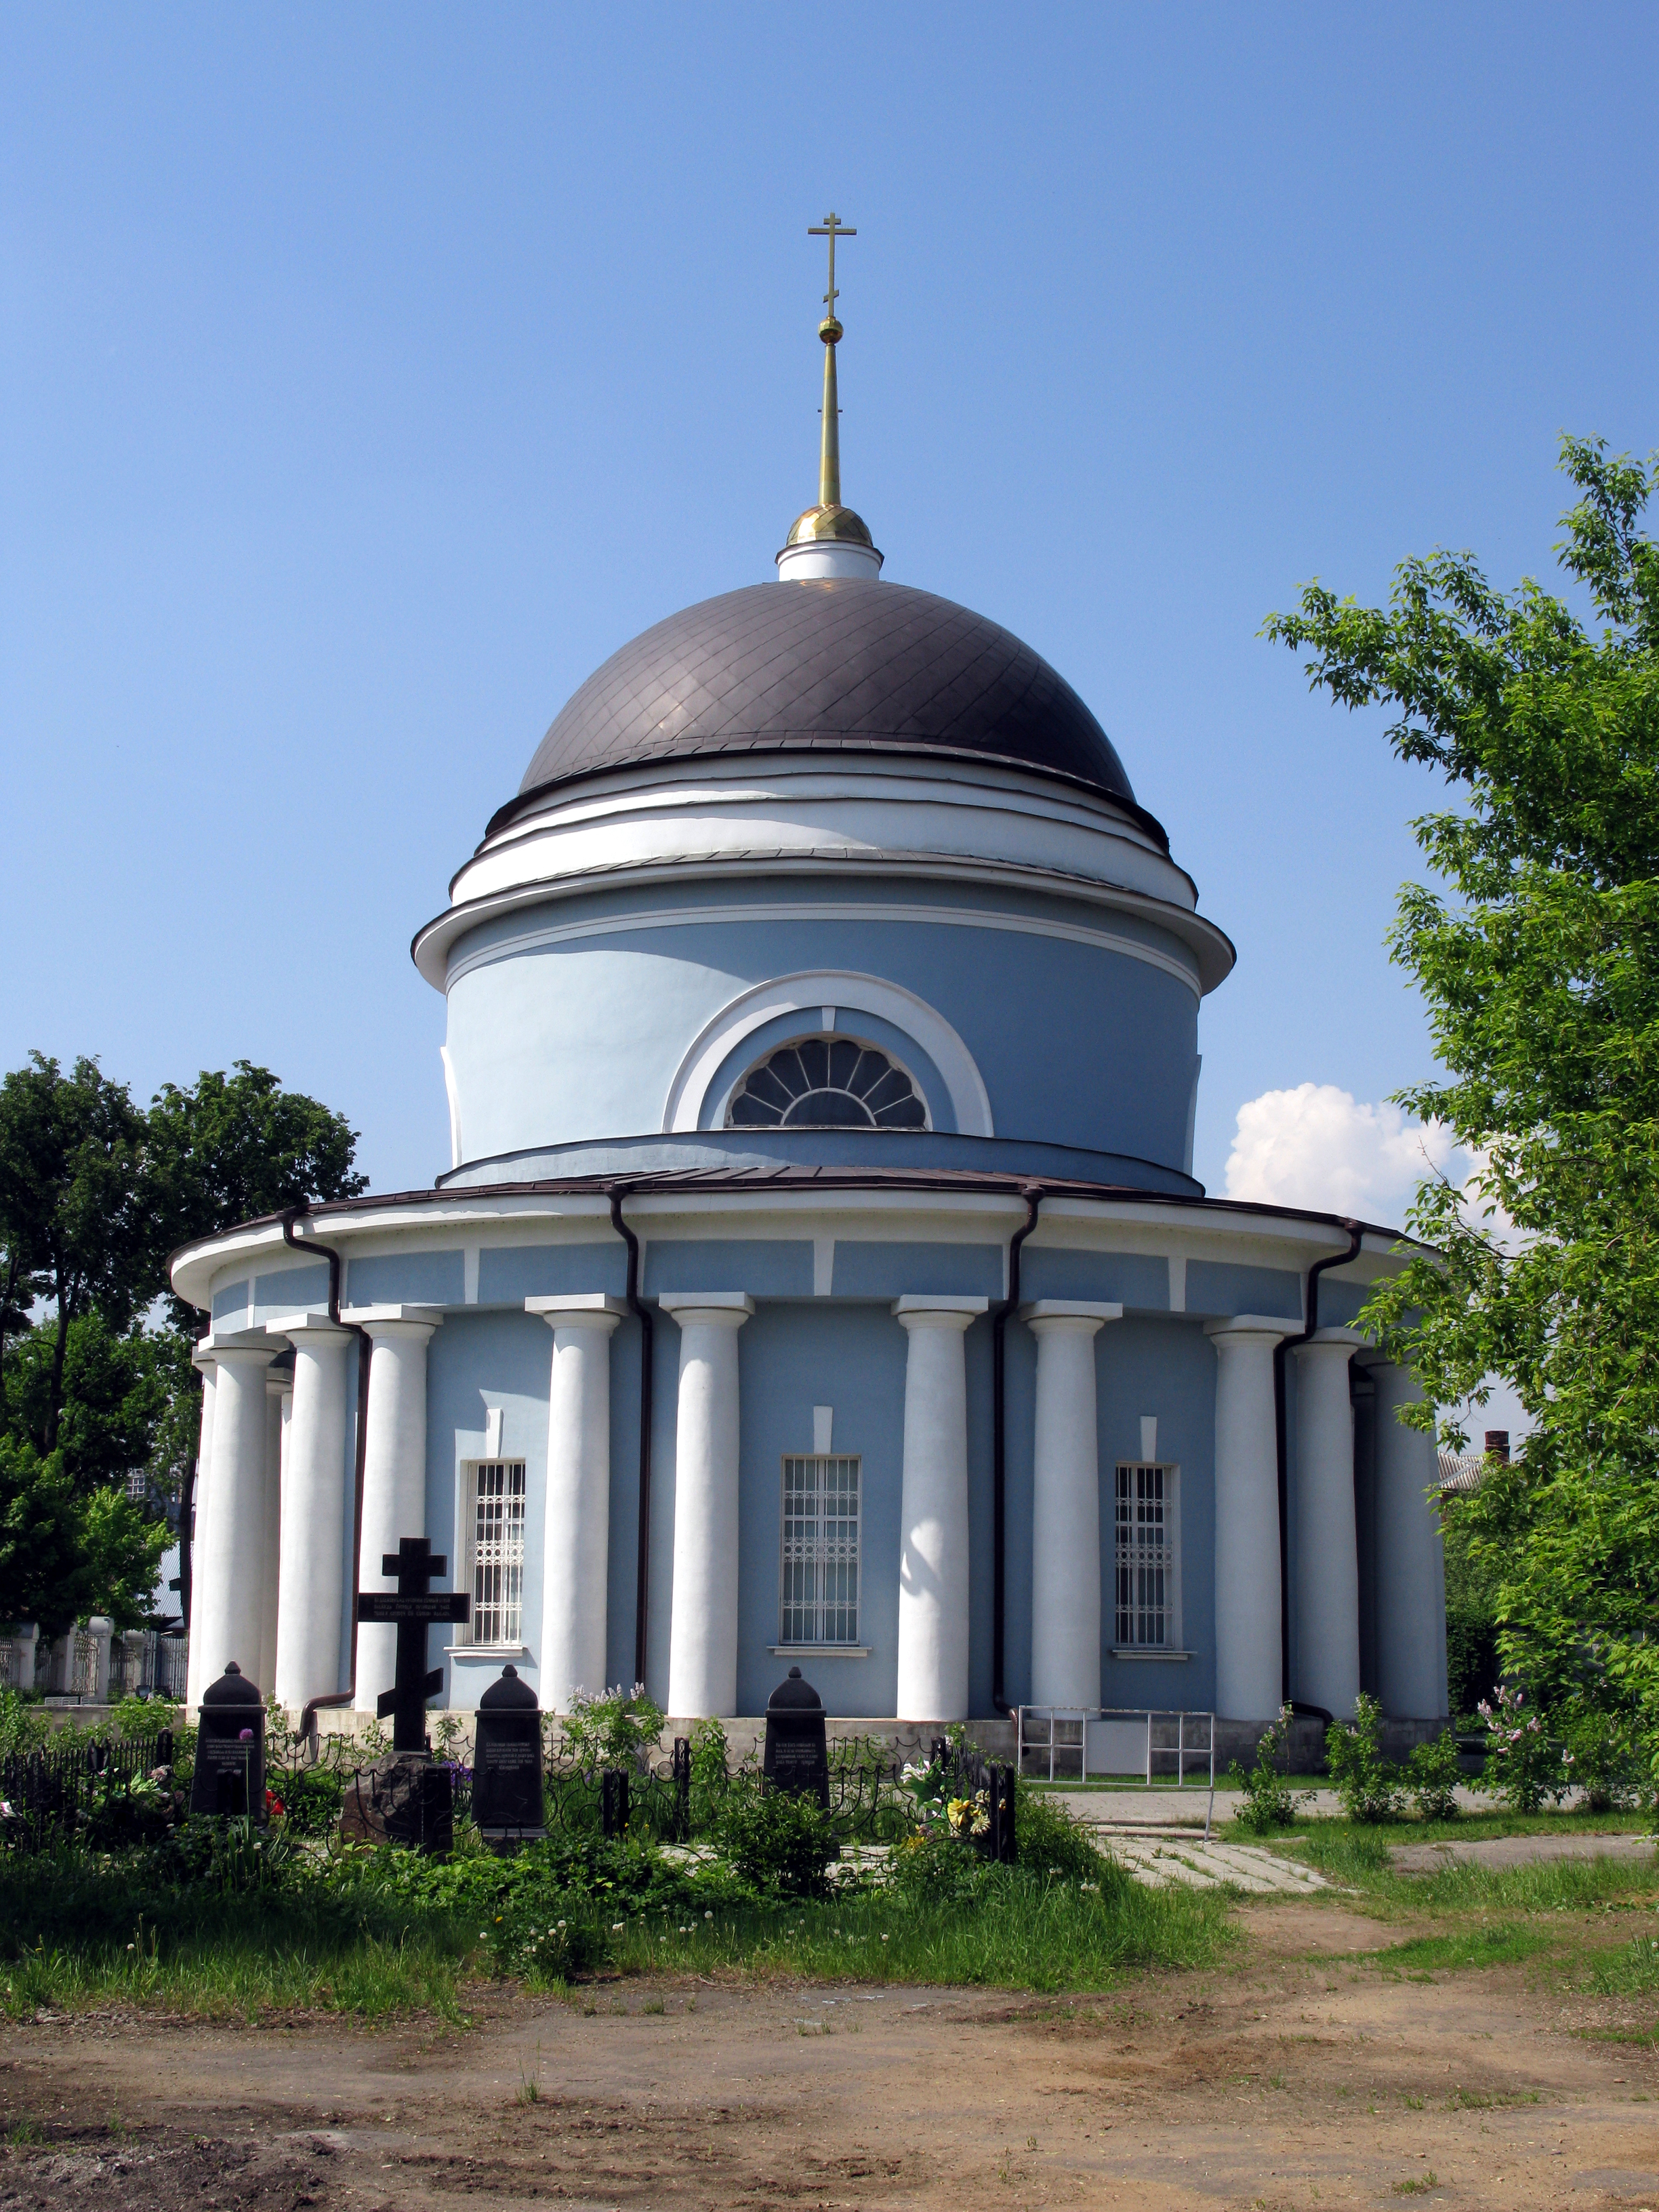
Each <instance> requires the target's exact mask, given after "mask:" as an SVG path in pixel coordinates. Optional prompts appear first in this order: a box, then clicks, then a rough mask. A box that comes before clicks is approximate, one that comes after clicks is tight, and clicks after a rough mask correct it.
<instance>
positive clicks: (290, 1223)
mask: <svg viewBox="0 0 1659 2212" xmlns="http://www.w3.org/2000/svg"><path fill="white" fill-rule="evenodd" d="M304 1212H307V1208H306V1207H305V1206H284V1207H283V1211H282V1213H281V1214H280V1215H279V1217H278V1218H279V1220H280V1221H281V1223H282V1230H283V1243H284V1244H286V1245H287V1247H288V1249H289V1251H290V1252H313V1253H319V1254H320V1255H322V1257H323V1258H324V1259H325V1260H326V1261H327V1262H328V1317H329V1319H330V1320H331V1322H333V1324H334V1326H335V1327H336V1328H346V1329H349V1330H350V1332H351V1334H353V1335H354V1336H355V1337H356V1340H357V1450H356V1471H355V1473H356V1479H355V1482H354V1486H353V1495H352V1506H351V1669H350V1680H349V1681H348V1682H347V1684H346V1686H345V1688H344V1689H343V1690H331V1691H329V1692H327V1693H326V1695H325V1696H323V1697H320V1698H308V1699H307V1700H306V1705H305V1709H304V1711H302V1712H301V1715H300V1739H301V1742H307V1741H310V1742H314V1741H316V1736H317V1715H318V1714H319V1711H321V1710H322V1708H323V1707H324V1706H325V1705H350V1704H351V1703H352V1701H353V1699H355V1698H356V1695H357V1591H358V1588H359V1585H360V1584H361V1583H362V1578H363V1469H364V1467H365V1466H366V1465H367V1463H368V1462H367V1455H368V1369H369V1361H370V1359H371V1358H372V1356H373V1353H374V1340H373V1339H372V1338H371V1337H370V1335H369V1334H368V1330H367V1329H366V1328H359V1327H358V1326H357V1324H356V1322H355V1321H342V1320H341V1319H340V1255H339V1254H338V1252H337V1251H336V1249H334V1247H333V1246H332V1245H331V1244H319V1243H318V1242H317V1241H316V1239H315V1238H314V1237H307V1239H306V1241H305V1242H304V1243H301V1242H300V1240H299V1238H298V1237H295V1234H294V1225H295V1221H296V1220H297V1219H298V1218H299V1217H300V1216H301V1214H302V1213H304Z"/></svg>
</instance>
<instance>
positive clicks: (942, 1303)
mask: <svg viewBox="0 0 1659 2212" xmlns="http://www.w3.org/2000/svg"><path fill="white" fill-rule="evenodd" d="M888 1310H889V1311H890V1313H891V1315H892V1316H893V1318H894V1320H895V1321H896V1322H898V1324H899V1326H900V1328H949V1329H956V1330H957V1331H958V1332H960V1331H962V1330H963V1329H966V1328H969V1327H971V1326H972V1324H973V1323H974V1322H976V1321H977V1320H978V1319H979V1316H981V1314H982V1313H989V1311H990V1310H991V1301H990V1300H989V1298H953V1297H943V1296H935V1295H934V1294H933V1293H932V1292H925V1293H921V1294H915V1295H912V1296H908V1297H902V1298H895V1299H894V1300H893V1303H892V1304H891V1306H890V1308H889V1309H888Z"/></svg>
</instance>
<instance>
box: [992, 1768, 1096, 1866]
mask: <svg viewBox="0 0 1659 2212" xmlns="http://www.w3.org/2000/svg"><path fill="white" fill-rule="evenodd" d="M1014 1839H1015V1845H1016V1849H1017V1850H1018V1859H1019V1864H1020V1865H1021V1866H1023V1867H1024V1868H1025V1869H1027V1870H1028V1871H1029V1872H1030V1873H1032V1874H1039V1875H1054V1876H1057V1877H1058V1878H1059V1879H1060V1880H1062V1881H1099V1880H1100V1877H1101V1869H1102V1867H1103V1865H1104V1863H1105V1862H1104V1861H1103V1858H1102V1856H1101V1854H1100V1852H1099V1851H1098V1850H1097V1849H1096V1848H1095V1842H1094V1838H1092V1837H1091V1835H1090V1833H1089V1832H1088V1830H1087V1829H1086V1828H1085V1826H1083V1824H1082V1822H1081V1821H1080V1820H1073V1818H1072V1815H1071V1814H1069V1813H1068V1812H1067V1811H1066V1808H1065V1807H1064V1806H1062V1805H1057V1804H1056V1803H1055V1802H1054V1799H1053V1798H1052V1797H1048V1796H1044V1795H1043V1794H1042V1791H1041V1790H1033V1789H1032V1788H1031V1786H1030V1784H1029V1783H1026V1782H1019V1783H1017V1784H1015V1803H1014Z"/></svg>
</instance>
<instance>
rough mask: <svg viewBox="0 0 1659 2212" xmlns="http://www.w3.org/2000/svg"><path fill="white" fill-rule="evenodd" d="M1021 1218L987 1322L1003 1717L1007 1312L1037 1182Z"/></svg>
mask: <svg viewBox="0 0 1659 2212" xmlns="http://www.w3.org/2000/svg"><path fill="white" fill-rule="evenodd" d="M1019 1194H1020V1196H1021V1197H1022V1198H1023V1199H1024V1200H1025V1218H1024V1221H1023V1222H1022V1223H1021V1225H1020V1226H1019V1227H1018V1229H1017V1230H1015V1231H1014V1233H1013V1235H1012V1237H1011V1238H1010V1239H1009V1242H1008V1295H1007V1297H1006V1298H1004V1299H1003V1301H1002V1303H1001V1304H1000V1305H999V1306H998V1308H997V1310H996V1311H995V1313H994V1315H993V1316H992V1320H991V1528H992V1534H991V1705H992V1708H993V1710H994V1711H996V1712H998V1713H1000V1715H1001V1716H1002V1717H1003V1719H1004V1720H1006V1719H1008V1718H1009V1717H1010V1716H1011V1715H1012V1712H1013V1710H1014V1709H1013V1707H1012V1705H1010V1704H1009V1702H1008V1699H1007V1696H1006V1692H1005V1691H1004V1688H1003V1678H1004V1674H1005V1673H1006V1656H1007V1642H1008V1638H1007V1624H1006V1618H1005V1615H1006V1599H1007V1586H1008V1528H1007V1522H1008V1440H1007V1434H1006V1431H1007V1425H1008V1419H1007V1415H1008V1406H1007V1399H1008V1392H1007V1380H1006V1371H1005V1370H1006V1335H1007V1329H1008V1316H1009V1315H1010V1314H1011V1313H1012V1311H1013V1310H1014V1308H1015V1307H1016V1306H1017V1305H1018V1304H1019V1248H1020V1246H1021V1245H1022V1244H1023V1243H1024V1242H1025V1240H1026V1238H1027V1237H1029V1236H1030V1233H1031V1231H1033V1230H1034V1229H1035V1228H1036V1221H1037V1209H1038V1207H1039V1206H1041V1205H1042V1184H1041V1183H1036V1182H1028V1183H1023V1184H1022V1185H1021V1186H1020V1193H1019Z"/></svg>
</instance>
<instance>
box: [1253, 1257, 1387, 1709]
mask: <svg viewBox="0 0 1659 2212" xmlns="http://www.w3.org/2000/svg"><path fill="white" fill-rule="evenodd" d="M1338 1220H1339V1225H1340V1227H1342V1228H1344V1229H1346V1231H1347V1232H1348V1249H1347V1250H1346V1252H1330V1253H1328V1254H1327V1255H1326V1256H1325V1257H1324V1259H1322V1260H1316V1261H1314V1263H1313V1265H1312V1267H1310V1268H1309V1270H1308V1274H1307V1281H1306V1285H1305V1287H1304V1291H1303V1296H1302V1308H1303V1311H1304V1313H1305V1314H1306V1315H1307V1316H1308V1322H1307V1327H1306V1328H1304V1329H1302V1330H1301V1331H1300V1332H1299V1333H1298V1334H1297V1335H1295V1336H1281V1337H1280V1338H1279V1342H1278V1343H1277V1344H1276V1345H1275V1346H1273V1431H1274V1442H1275V1443H1276V1444H1277V1446H1278V1449H1279V1700H1280V1703H1281V1704H1284V1705H1291V1527H1290V1519H1291V1516H1290V1502H1291V1488H1290V1472H1289V1460H1288V1457H1287V1448H1286V1442H1285V1356H1286V1354H1287V1353H1289V1352H1294V1351H1295V1349H1296V1347H1297V1345H1298V1344H1305V1343H1306V1342H1307V1341H1308V1339H1309V1338H1310V1336H1311V1335H1312V1334H1313V1333H1314V1331H1315V1330H1316V1328H1318V1327H1319V1279H1320V1277H1321V1276H1322V1274H1323V1273H1324V1272H1325V1270H1326V1268H1327V1267H1346V1266H1347V1264H1348V1262H1349V1261H1350V1260H1352V1259H1355V1258H1357V1257H1358V1252H1359V1247H1360V1245H1361V1243H1363V1241H1364V1235H1365V1232H1364V1230H1363V1229H1362V1228H1361V1227H1360V1225H1359V1224H1358V1222H1357V1221H1349V1220H1346V1218H1342V1217H1340V1216H1339V1217H1338ZM1292 1710H1293V1711H1297V1712H1298V1713H1306V1714H1308V1715H1309V1716H1310V1717H1311V1718H1312V1719H1314V1720H1319V1721H1323V1722H1324V1723H1326V1724H1327V1726H1328V1725H1329V1723H1330V1718H1331V1716H1330V1715H1329V1714H1328V1712H1327V1711H1325V1709H1324V1707H1323V1706H1322V1705H1295V1706H1293V1708H1292Z"/></svg>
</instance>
